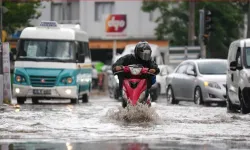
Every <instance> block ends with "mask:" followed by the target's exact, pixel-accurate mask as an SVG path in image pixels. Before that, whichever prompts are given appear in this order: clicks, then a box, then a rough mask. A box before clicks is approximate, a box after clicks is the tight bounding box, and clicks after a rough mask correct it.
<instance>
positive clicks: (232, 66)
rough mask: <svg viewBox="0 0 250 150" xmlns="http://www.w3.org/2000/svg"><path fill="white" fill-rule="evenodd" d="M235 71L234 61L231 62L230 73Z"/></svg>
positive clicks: (235, 63) (235, 64)
mask: <svg viewBox="0 0 250 150" xmlns="http://www.w3.org/2000/svg"><path fill="white" fill-rule="evenodd" d="M236 69H237V62H236V61H232V62H231V63H230V70H231V71H235V70H236Z"/></svg>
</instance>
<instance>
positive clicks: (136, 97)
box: [115, 65, 154, 108]
mask: <svg viewBox="0 0 250 150" xmlns="http://www.w3.org/2000/svg"><path fill="white" fill-rule="evenodd" d="M148 70H149V68H144V67H143V66H141V65H129V66H123V69H122V70H121V71H118V72H115V74H118V73H124V80H123V90H122V106H123V107H124V108H125V107H127V104H130V105H132V106H135V105H136V104H137V103H142V104H147V105H148V106H151V98H150V94H147V93H148V92H149V91H148V90H147V83H148V82H147V81H148V79H150V75H154V74H152V73H150V72H149V71H148ZM146 95H148V96H147V97H146Z"/></svg>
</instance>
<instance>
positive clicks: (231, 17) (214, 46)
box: [142, 1, 243, 58]
mask: <svg viewBox="0 0 250 150" xmlns="http://www.w3.org/2000/svg"><path fill="white" fill-rule="evenodd" d="M159 3H167V4H165V9H163V8H161V9H162V10H164V13H162V12H161V11H160V12H161V16H160V17H159V18H158V19H157V20H156V22H157V23H158V26H157V28H156V35H157V37H158V38H159V39H163V38H164V37H166V38H167V39H169V40H170V41H171V45H187V43H188V38H187V37H188V34H187V33H188V2H180V3H178V4H177V3H175V5H178V7H175V8H171V6H170V5H173V3H168V2H146V1H144V3H143V6H142V10H144V11H146V12H150V11H152V10H156V9H157V8H159V6H161V7H163V5H162V4H159ZM149 6H150V7H149ZM152 6H154V7H152ZM195 8H196V11H195V12H196V14H195V15H196V19H195V31H196V35H197V37H198V35H199V9H202V8H206V9H208V10H210V11H211V12H212V15H213V16H212V18H213V28H214V31H213V32H212V33H211V34H210V39H209V43H208V45H207V57H219V58H226V57H227V50H228V46H229V44H230V43H231V42H232V41H233V40H235V39H238V38H239V37H240V30H239V29H240V28H242V25H243V13H242V12H243V10H242V7H240V6H239V5H238V4H236V3H233V2H208V1H206V2H196V6H195ZM163 20H165V21H163ZM159 32H161V33H160V34H159ZM195 42H196V45H198V39H197V40H196V41H195Z"/></svg>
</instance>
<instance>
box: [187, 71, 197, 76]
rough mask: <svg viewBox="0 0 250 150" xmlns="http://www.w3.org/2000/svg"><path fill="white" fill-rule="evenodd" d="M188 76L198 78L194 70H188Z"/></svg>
mask: <svg viewBox="0 0 250 150" xmlns="http://www.w3.org/2000/svg"><path fill="white" fill-rule="evenodd" d="M187 75H190V76H196V73H195V72H194V71H193V70H187Z"/></svg>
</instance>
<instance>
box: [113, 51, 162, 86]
mask: <svg viewBox="0 0 250 150" xmlns="http://www.w3.org/2000/svg"><path fill="white" fill-rule="evenodd" d="M133 64H140V65H142V66H143V67H146V68H149V69H155V70H156V72H155V75H157V74H158V73H159V72H160V69H159V68H158V65H157V64H156V63H155V62H154V61H152V60H151V61H143V60H140V59H138V58H136V57H135V56H134V55H133V54H128V55H125V56H123V57H121V58H119V59H118V60H117V61H116V62H115V63H114V64H113V65H112V71H113V73H114V72H115V67H116V66H128V65H133ZM150 76H151V79H149V80H148V84H147V88H148V89H150V88H151V87H152V84H153V79H154V78H155V76H152V75H150ZM124 77H129V75H128V76H127V75H121V74H119V75H118V78H119V80H120V82H119V89H120V90H121V89H122V81H123V79H124ZM147 78H148V77H147Z"/></svg>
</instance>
